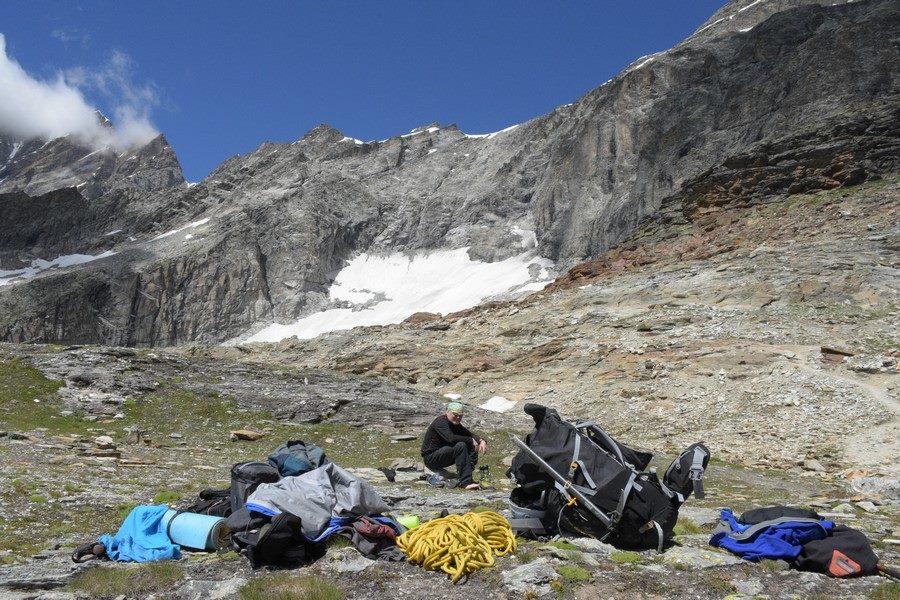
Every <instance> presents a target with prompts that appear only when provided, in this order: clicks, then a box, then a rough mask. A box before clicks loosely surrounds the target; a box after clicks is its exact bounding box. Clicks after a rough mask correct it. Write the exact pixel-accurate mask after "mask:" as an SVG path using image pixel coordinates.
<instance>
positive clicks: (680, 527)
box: [673, 517, 703, 535]
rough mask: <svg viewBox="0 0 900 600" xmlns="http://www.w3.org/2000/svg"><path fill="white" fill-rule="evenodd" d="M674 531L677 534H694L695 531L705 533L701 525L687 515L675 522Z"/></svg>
mask: <svg viewBox="0 0 900 600" xmlns="http://www.w3.org/2000/svg"><path fill="white" fill-rule="evenodd" d="M673 531H674V533H675V535H692V534H695V533H703V530H702V529H701V528H700V526H699V525H697V524H696V523H694V522H693V521H691V520H690V519H688V518H685V517H681V518H680V519H678V523H676V524H675V528H674V529H673Z"/></svg>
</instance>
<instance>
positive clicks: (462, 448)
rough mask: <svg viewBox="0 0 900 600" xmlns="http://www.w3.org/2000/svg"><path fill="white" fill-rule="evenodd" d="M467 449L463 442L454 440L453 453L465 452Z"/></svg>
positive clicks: (456, 454)
mask: <svg viewBox="0 0 900 600" xmlns="http://www.w3.org/2000/svg"><path fill="white" fill-rule="evenodd" d="M468 451H469V447H468V446H467V445H466V443H465V442H456V443H455V444H453V455H454V456H458V455H460V454H465V453H467V452H468Z"/></svg>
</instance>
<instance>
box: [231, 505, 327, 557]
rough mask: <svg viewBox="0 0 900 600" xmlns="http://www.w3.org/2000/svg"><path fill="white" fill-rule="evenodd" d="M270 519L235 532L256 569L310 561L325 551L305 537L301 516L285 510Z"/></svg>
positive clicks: (240, 545)
mask: <svg viewBox="0 0 900 600" xmlns="http://www.w3.org/2000/svg"><path fill="white" fill-rule="evenodd" d="M266 520H267V521H268V522H266V523H264V524H263V525H261V526H259V527H254V528H253V529H244V530H242V531H238V532H236V533H234V535H233V536H232V540H233V543H234V545H235V546H236V547H237V548H239V549H240V550H241V551H242V552H243V553H244V554H246V555H247V558H249V559H250V566H251V567H253V568H254V569H258V568H259V567H262V566H266V565H278V566H284V567H295V566H299V565H306V564H309V563H312V562H313V561H315V560H316V559H317V558H320V557H321V556H323V555H324V553H325V552H324V548H322V547H318V546H316V545H315V544H312V543H310V542H309V541H308V540H307V539H306V538H305V537H303V531H302V529H301V520H300V517H298V516H295V515H293V514H291V513H289V512H283V513H279V514H277V515H275V516H274V517H272V518H271V520H268V519H266ZM323 546H324V545H323Z"/></svg>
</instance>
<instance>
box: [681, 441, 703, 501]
mask: <svg viewBox="0 0 900 600" xmlns="http://www.w3.org/2000/svg"><path fill="white" fill-rule="evenodd" d="M705 458H707V454H706V452H704V450H703V448H701V447H699V446H698V447H696V448H694V457H693V459H692V460H691V468H690V470H689V471H688V477H689V478H690V480H691V481H692V482H693V483H694V497H695V498H697V500H703V499H704V498H706V493H705V492H704V491H703V471H704V467H703V460H704V459H705ZM681 502H684V500H681Z"/></svg>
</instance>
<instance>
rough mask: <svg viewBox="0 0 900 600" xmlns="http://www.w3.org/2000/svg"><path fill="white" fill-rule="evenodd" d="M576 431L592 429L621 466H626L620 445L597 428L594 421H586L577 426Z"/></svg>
mask: <svg viewBox="0 0 900 600" xmlns="http://www.w3.org/2000/svg"><path fill="white" fill-rule="evenodd" d="M575 428H576V429H590V430H591V431H592V432H593V433H594V435H596V436H598V437H600V438H601V439H602V440H603V441H604V442H605V443H606V445H607V446H608V447H609V448H610V449H611V450H612V451H613V454H614V457H613V458H615V459H616V460H618V461H619V464H620V465H622V466H625V458H624V457H623V456H622V451H621V450H620V449H619V445H618V444H617V443H616V442H615V441H614V440H613V439H612V438H611V437H609V434H608V433H606V432H605V431H603V430H602V429H600V428H599V427H597V424H596V423H594V422H593V421H584V422H582V423H578V424H577V425H575Z"/></svg>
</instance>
